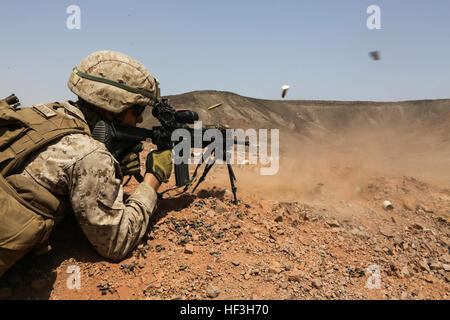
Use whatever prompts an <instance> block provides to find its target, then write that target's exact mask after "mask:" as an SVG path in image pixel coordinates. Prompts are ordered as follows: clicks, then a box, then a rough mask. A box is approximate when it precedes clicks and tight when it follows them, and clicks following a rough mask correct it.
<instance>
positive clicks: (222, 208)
mask: <svg viewBox="0 0 450 320" xmlns="http://www.w3.org/2000/svg"><path fill="white" fill-rule="evenodd" d="M227 211H228V210H227V209H225V208H224V207H222V206H217V208H216V212H217V213H220V214H222V213H225V212H227Z"/></svg>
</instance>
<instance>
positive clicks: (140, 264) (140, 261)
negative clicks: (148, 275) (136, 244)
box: [137, 259, 147, 269]
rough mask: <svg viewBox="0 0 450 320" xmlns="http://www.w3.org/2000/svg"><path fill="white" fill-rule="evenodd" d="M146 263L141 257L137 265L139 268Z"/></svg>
mask: <svg viewBox="0 0 450 320" xmlns="http://www.w3.org/2000/svg"><path fill="white" fill-rule="evenodd" d="M146 265H147V263H146V262H145V260H143V259H141V260H138V263H137V266H138V267H139V268H140V269H144V268H145V266H146Z"/></svg>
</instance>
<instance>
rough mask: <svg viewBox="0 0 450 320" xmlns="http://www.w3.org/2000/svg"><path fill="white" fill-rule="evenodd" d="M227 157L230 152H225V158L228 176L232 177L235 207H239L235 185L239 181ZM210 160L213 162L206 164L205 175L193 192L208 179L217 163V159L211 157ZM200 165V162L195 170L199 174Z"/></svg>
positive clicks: (203, 174)
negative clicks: (207, 176)
mask: <svg viewBox="0 0 450 320" xmlns="http://www.w3.org/2000/svg"><path fill="white" fill-rule="evenodd" d="M214 155H215V154H214ZM227 155H228V152H225V153H224V158H225V162H226V164H227V169H228V176H229V177H230V184H231V191H232V192H233V197H234V201H233V203H234V204H235V205H237V204H238V200H237V196H236V191H237V188H236V185H235V184H234V182H235V181H236V180H237V179H236V176H235V175H234V171H233V168H232V167H231V164H229V163H228V162H227V161H226V159H227V158H228V157H227ZM209 159H212V160H211V161H210V162H209V163H208V162H207V163H206V166H205V169H203V173H202V175H201V176H200V178H199V180H198V182H197V184H196V185H195V187H194V189H192V192H194V191H195V190H196V189H197V187H198V186H199V185H200V183H202V182H203V181H204V180H205V177H206V175H207V174H208V172H209V170H211V168H212V166H213V165H214V164H215V163H216V158H215V157H214V158H211V156H210V157H209ZM200 165H201V162H200V163H199V164H198V165H197V167H196V168H195V172H197V169H198V167H199V166H200ZM194 174H195V173H194Z"/></svg>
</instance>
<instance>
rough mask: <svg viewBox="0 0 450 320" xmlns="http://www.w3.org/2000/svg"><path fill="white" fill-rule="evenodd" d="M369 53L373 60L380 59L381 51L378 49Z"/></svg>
mask: <svg viewBox="0 0 450 320" xmlns="http://www.w3.org/2000/svg"><path fill="white" fill-rule="evenodd" d="M369 55H370V56H371V57H372V59H373V60H375V61H378V60H380V59H381V58H380V53H379V52H378V51H371V52H370V53H369Z"/></svg>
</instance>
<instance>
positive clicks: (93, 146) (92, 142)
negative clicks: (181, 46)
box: [0, 51, 172, 277]
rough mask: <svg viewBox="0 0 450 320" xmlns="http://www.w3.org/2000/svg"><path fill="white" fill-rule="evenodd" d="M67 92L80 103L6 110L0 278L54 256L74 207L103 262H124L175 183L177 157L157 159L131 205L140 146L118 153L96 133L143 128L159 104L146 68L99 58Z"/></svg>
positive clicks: (76, 73) (0, 156) (73, 78)
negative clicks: (25, 260) (39, 257)
mask: <svg viewBox="0 0 450 320" xmlns="http://www.w3.org/2000/svg"><path fill="white" fill-rule="evenodd" d="M68 87H69V89H70V90H71V91H72V92H73V93H75V94H76V95H77V96H78V101H76V102H72V101H67V102H64V103H58V102H55V103H50V104H45V105H44V104H39V105H34V106H33V107H31V108H22V109H20V110H19V109H17V110H16V109H15V108H14V107H12V106H9V105H8V104H7V103H5V102H0V130H1V131H0V133H1V134H0V150H1V152H0V203H1V204H2V205H1V207H2V210H1V211H0V277H1V276H2V275H3V274H4V273H5V272H6V271H7V270H8V269H10V268H11V267H12V266H13V265H14V264H15V263H16V262H17V261H18V260H20V259H21V258H22V257H23V256H24V255H25V254H27V253H28V252H30V251H32V250H36V252H37V253H45V252H46V251H48V250H49V246H48V239H49V236H50V234H51V232H52V230H53V228H54V226H55V225H56V224H57V223H58V222H59V221H60V220H61V219H62V218H63V217H64V215H65V213H66V212H67V211H68V210H69V209H70V208H71V209H72V211H73V213H74V215H75V217H76V220H77V221H78V223H79V225H80V226H81V229H82V231H83V233H84V234H85V235H86V237H87V239H88V240H89V242H90V243H91V244H92V245H93V247H94V248H95V249H96V250H97V251H98V253H99V254H101V255H102V256H104V257H106V258H109V259H112V260H115V261H119V260H121V259H123V258H124V257H125V256H126V255H127V254H128V253H129V252H130V251H131V250H133V249H134V248H135V247H136V245H137V244H138V243H139V241H140V240H141V239H142V237H143V236H144V234H145V232H146V229H147V226H148V223H149V219H150V217H151V215H152V214H153V212H154V210H155V208H156V204H157V193H156V192H157V190H158V188H159V186H160V185H161V184H162V183H165V182H167V181H168V179H169V177H170V175H171V172H172V159H171V150H164V151H162V150H160V151H159V150H155V151H152V152H150V153H149V154H148V156H147V159H146V163H145V168H146V170H145V175H144V179H143V181H142V182H141V183H140V184H139V186H138V187H137V189H136V190H135V192H134V193H133V194H131V195H130V196H129V197H127V198H126V199H124V191H123V185H122V180H123V177H124V176H126V175H133V174H136V173H139V172H140V160H139V152H141V151H142V150H143V148H142V144H137V145H136V146H132V148H130V149H128V150H127V151H126V152H125V153H123V152H122V154H121V153H113V152H112V150H109V149H108V148H107V146H106V145H105V144H104V143H102V142H100V141H97V140H96V139H94V137H93V134H92V133H93V130H94V129H95V124H96V123H97V122H99V121H109V122H112V123H115V124H118V125H124V126H136V125H137V124H138V123H140V122H142V121H143V117H142V113H143V111H144V110H145V108H152V107H154V106H155V103H156V102H157V101H158V99H159V98H160V97H159V88H158V80H157V79H156V78H154V77H153V76H152V74H151V73H150V72H149V71H148V70H147V69H146V68H145V67H144V66H143V65H142V64H141V63H139V62H138V61H136V60H135V59H133V58H131V57H129V56H127V55H125V54H122V53H118V52H113V51H98V52H94V53H92V54H90V55H89V56H87V57H86V58H85V59H84V60H83V61H82V62H81V63H80V64H79V65H78V66H77V67H76V68H74V70H73V72H72V73H71V75H70V78H69V81H68ZM113 154H114V155H113Z"/></svg>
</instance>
